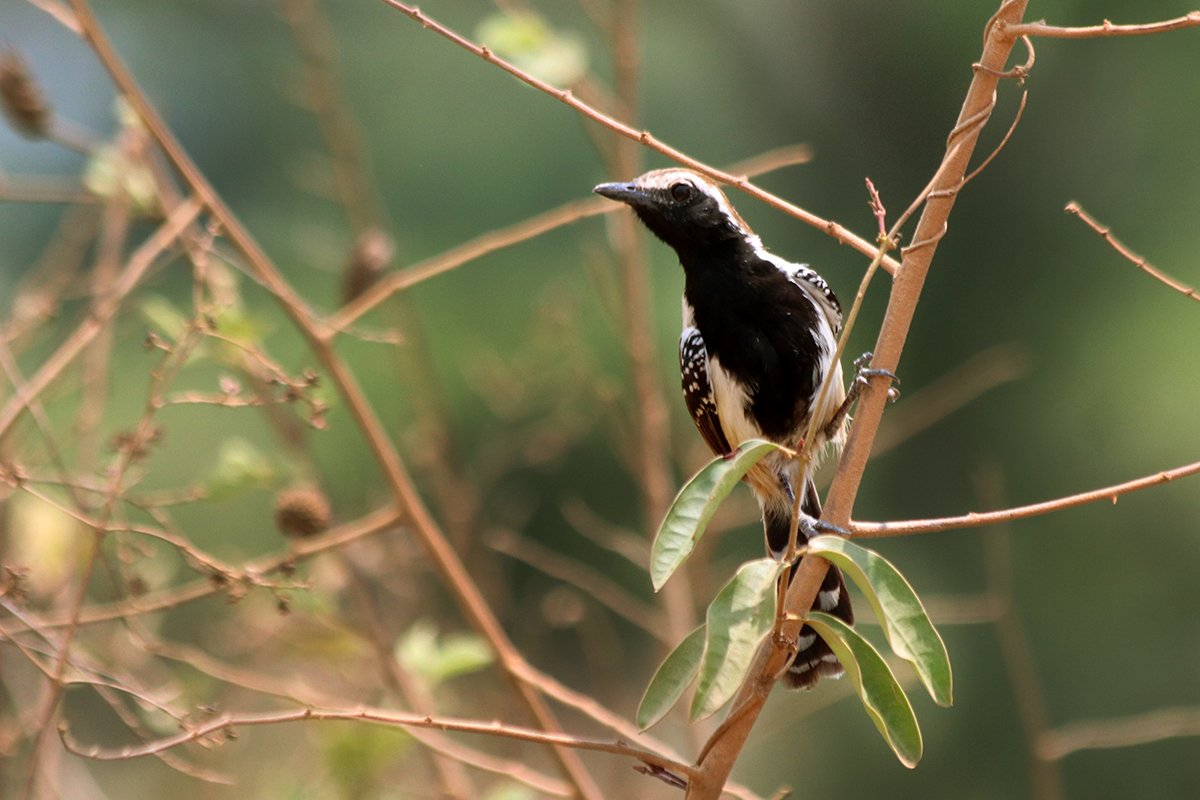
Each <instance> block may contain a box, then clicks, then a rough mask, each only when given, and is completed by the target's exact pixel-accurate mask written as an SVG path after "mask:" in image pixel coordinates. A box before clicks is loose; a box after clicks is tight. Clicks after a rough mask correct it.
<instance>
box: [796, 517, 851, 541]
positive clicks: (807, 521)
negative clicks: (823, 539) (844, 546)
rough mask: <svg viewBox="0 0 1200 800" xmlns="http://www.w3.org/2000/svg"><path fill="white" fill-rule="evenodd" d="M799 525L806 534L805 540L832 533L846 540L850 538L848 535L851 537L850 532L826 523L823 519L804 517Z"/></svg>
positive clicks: (839, 526)
mask: <svg viewBox="0 0 1200 800" xmlns="http://www.w3.org/2000/svg"><path fill="white" fill-rule="evenodd" d="M800 523H801V525H802V526H803V528H804V529H805V531H804V532H805V533H806V534H807V536H806V537H805V538H812V537H813V536H816V535H818V534H822V533H832V534H836V535H838V536H841V537H843V538H846V539H848V538H850V535H851V534H850V531H849V530H847V529H846V528H843V527H842V526H841V525H835V524H834V523H832V522H828V521H826V520H823V519H818V518H816V517H810V516H807V515H805V516H804V517H803V518H802V519H801V520H800Z"/></svg>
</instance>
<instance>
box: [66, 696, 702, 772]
mask: <svg viewBox="0 0 1200 800" xmlns="http://www.w3.org/2000/svg"><path fill="white" fill-rule="evenodd" d="M310 720H311V721H321V722H325V721H338V720H342V721H359V722H370V723H375V724H378V725H383V726H388V727H400V728H433V729H436V730H443V731H456V732H458V733H474V734H480V735H483V736H494V737H498V738H504V739H516V740H517V741H522V742H533V743H536V744H545V745H551V746H553V747H556V748H563V747H566V748H572V749H575V750H591V751H594V752H599V753H612V754H614V755H620V756H627V757H630V758H633V759H635V760H637V761H640V762H642V763H643V764H649V765H651V766H654V767H661V768H662V769H667V770H670V771H672V772H675V773H680V774H683V775H688V776H690V775H691V774H692V772H693V770H692V767H691V766H690V765H688V764H683V763H681V762H679V761H674V760H672V759H669V758H663V757H662V756H660V755H659V754H658V753H652V752H650V751H649V750H643V749H641V748H639V747H633V746H631V745H628V744H626V743H624V742H621V741H611V742H608V741H600V740H597V739H583V738H580V737H576V736H567V735H566V734H561V733H546V732H545V731H539V730H534V729H532V728H524V727H520V726H517V725H506V724H504V723H502V722H500V721H499V720H495V721H491V722H482V721H478V720H470V719H457V718H454V717H432V716H423V715H420V714H403V713H400V712H397V711H389V710H387V709H380V708H361V709H356V710H342V709H319V708H303V709H299V710H295V711H273V712H265V713H259V714H223V715H221V716H219V717H215V718H213V719H210V720H206V721H205V722H203V723H201V724H198V725H192V726H191V728H190V729H189V730H185V731H184V732H182V733H179V734H176V735H175V736H168V737H165V738H162V739H159V740H158V741H155V742H148V743H146V744H143V745H138V746H134V747H122V748H113V749H108V748H101V747H85V746H82V745H80V744H79V743H78V742H76V741H75V740H74V739H73V738H72V737H71V736H70V734H69V733H68V732H67V730H66V728H65V727H63V728H60V729H59V731H60V735H61V736H62V740H63V745H64V746H65V747H66V748H67V750H68V751H69V752H72V753H74V754H76V755H79V756H83V757H85V758H90V759H94V760H96V761H126V760H129V759H132V758H142V757H144V756H149V755H154V754H155V753H161V752H163V751H165V750H170V749H171V748H173V747H178V746H179V745H181V744H186V743H188V742H195V741H199V740H202V739H207V738H209V737H212V736H219V735H221V734H224V733H227V732H228V731H230V730H232V729H236V728H244V727H251V726H256V725H281V724H284V723H288V722H306V721H310Z"/></svg>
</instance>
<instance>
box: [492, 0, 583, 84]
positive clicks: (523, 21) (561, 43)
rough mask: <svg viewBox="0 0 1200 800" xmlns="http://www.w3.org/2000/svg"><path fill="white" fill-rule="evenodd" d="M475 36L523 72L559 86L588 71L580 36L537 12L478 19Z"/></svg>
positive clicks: (575, 81) (514, 13) (504, 14)
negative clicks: (553, 24)
mask: <svg viewBox="0 0 1200 800" xmlns="http://www.w3.org/2000/svg"><path fill="white" fill-rule="evenodd" d="M476 38H477V39H478V40H479V41H481V42H484V43H486V44H487V45H488V46H489V47H490V48H492V50H493V52H495V53H496V54H497V55H499V56H501V57H502V58H505V59H508V60H509V61H512V62H513V63H514V64H516V65H517V66H518V67H520V68H521V69H523V70H525V71H526V72H531V73H533V74H534V75H536V76H538V77H539V78H541V79H542V80H545V81H548V82H550V83H553V84H556V85H559V86H563V85H566V86H570V85H571V84H574V83H577V82H578V81H579V80H580V79H581V78H583V77H584V75H585V74H586V73H587V62H588V54H587V47H586V45H585V44H584V41H583V39H582V38H580V37H579V36H577V35H575V34H572V33H568V32H564V31H557V30H555V29H554V28H552V27H550V25H549V24H548V23H547V22H546V20H545V18H543V17H542V16H541V15H539V14H537V13H536V12H532V11H517V12H513V13H507V12H502V13H498V14H492V15H491V16H489V17H487V18H485V19H484V20H483V22H481V23H480V25H479V29H478V33H477V35H476Z"/></svg>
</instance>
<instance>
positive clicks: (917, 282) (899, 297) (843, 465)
mask: <svg viewBox="0 0 1200 800" xmlns="http://www.w3.org/2000/svg"><path fill="white" fill-rule="evenodd" d="M1026 5H1027V0H1004V2H1003V3H1002V4H1001V5H1000V8H999V10H998V11H997V12H996V14H995V16H993V17H992V18H991V19H990V20H989V21H988V25H987V28H986V30H985V33H984V47H983V55H982V57H981V58H980V60H979V65H978V66H977V67H976V69H975V75H974V78H973V79H972V80H971V85H970V87H969V88H968V89H967V95H966V99H965V100H964V101H963V106H962V111H961V112H960V113H959V117H958V121H957V123H956V124H955V126H954V128H953V130H951V132H950V136H949V137H948V139H947V142H946V154H945V156H944V157H943V160H942V164H941V166H940V167H939V168H938V170H937V174H936V177H935V180H934V181H933V187H932V190H931V191H930V193H929V198H928V200H927V202H926V205H925V209H924V211H923V212H922V214H921V219H920V221H919V222H918V223H917V229H916V232H915V233H914V235H913V243H912V244H911V245H910V246H909V247H907V248H905V250H904V251H903V255H902V260H901V265H900V269H899V270H897V272H896V275H895V280H894V281H893V283H892V291H891V294H890V295H889V298H888V305H887V311H886V312H885V314H884V319H883V325H882V326H881V328H880V331H879V338H878V341H877V343H876V345H875V348H874V353H875V358H874V361H873V364H874V366H875V367H877V368H880V369H885V370H889V371H892V372H894V371H895V370H896V367H897V365H898V364H899V362H900V354H901V352H902V351H903V349H904V341H905V339H906V337H907V336H908V330H909V326H910V325H911V324H912V319H913V316H914V314H915V313H916V308H917V301H918V300H919V299H920V296H921V290H922V288H923V287H924V285H925V277H926V275H927V274H928V272H929V267H930V264H931V262H932V260H933V256H934V253H936V252H937V244H938V241H939V240H940V239H941V238H942V236H944V235H945V233H946V230H947V225H948V219H949V217H950V211H951V210H952V209H953V208H954V201H955V200H956V199H957V197H958V190H959V189H960V188H961V187H962V184H963V178H964V176H965V175H966V172H967V165H968V163H969V161H970V159H971V154H972V153H973V152H974V150H975V144H976V142H977V141H978V139H979V133H980V131H981V130H982V128H983V126H984V124H985V123H986V122H987V120H988V119H989V117H990V116H991V112H992V108H993V107H994V106H995V94H996V85H997V83H998V82H999V80H1000V75H1001V73H1002V71H1003V69H1004V64H1005V62H1006V61H1007V60H1008V57H1009V54H1010V53H1011V52H1012V48H1013V44H1014V43H1015V41H1016V40H1015V39H1014V38H1012V37H1009V36H1006V35H1005V34H1004V33H1003V32H1002V30H1001V26H1002V25H1003V24H1004V23H1008V24H1015V23H1017V22H1019V21H1020V20H1021V18H1022V17H1023V16H1024V13H1025V6H1026ZM886 403H887V390H886V387H884V386H882V385H881V383H880V382H877V381H873V382H872V383H871V384H870V386H869V387H868V388H867V390H866V391H865V392H864V393H863V396H862V398H861V400H860V401H859V404H858V409H857V412H856V414H855V418H854V425H853V426H851V428H850V437H849V440H848V441H847V443H846V447H845V449H844V450H843V452H842V457H841V459H840V460H839V462H838V467H837V471H836V473H835V474H834V478H833V485H832V486H831V487H830V490H829V496H828V498H827V501H826V507H825V514H824V518H825V519H826V520H827V521H829V522H831V523H833V524H835V525H841V526H845V525H847V524H848V523H849V520H850V512H851V509H852V508H853V506H854V499H855V497H856V495H857V494H858V487H859V484H860V483H861V481H862V476H863V472H864V470H865V469H866V465H867V458H868V457H869V455H870V452H871V446H872V445H873V444H874V441H875V433H876V431H878V429H879V421H880V419H881V418H882V416H883V409H884V406H885V405H886ZM828 569H829V563H828V562H826V561H824V560H823V559H819V558H804V559H802V560H801V562H800V564H799V566H798V567H797V569H796V573H795V577H794V578H793V580H792V584H791V586H790V587H789V589H788V592H787V596H786V598H785V606H784V610H785V616H786V621H785V623H784V624H783V625H782V626H781V635H780V636H779V637H776V638H774V639H772V640H770V641H769V642H768V646H767V647H765V648H764V650H763V651H762V652H761V653H760V655H759V657H758V658H757V659H756V661H755V664H754V667H752V670H751V673H750V677H749V678H748V681H747V685H748V686H749V687H750V688H749V691H747V692H744V694H746V695H747V696H746V697H745V698H744V701H743V702H742V704H741V705H739V706H737V707H735V708H734V710H733V711H732V712H731V714H730V720H731V721H732V722H731V723H730V724H727V725H725V726H722V728H721V729H719V730H718V731H717V734H715V735H714V739H715V741H710V742H709V744H708V745H707V746H706V749H705V751H704V754H703V757H702V759H701V761H700V764H699V766H700V769H699V770H698V772H697V775H696V779H695V780H694V781H693V782H692V785H690V786H689V787H688V793H687V797H688V800H716V798H718V797H719V796H720V793H721V788H722V787H723V786H724V785H725V781H726V780H727V779H728V777H729V774H730V772H732V770H733V766H734V763H735V762H736V760H737V757H738V754H739V753H740V752H741V749H742V747H743V746H744V744H745V742H746V739H747V738H748V737H749V735H750V730H751V728H752V727H753V726H754V723H755V721H756V720H757V719H758V715H759V713H761V711H762V708H763V705H764V704H765V703H766V698H767V695H768V694H769V692H770V689H771V687H772V686H773V684H774V681H775V676H776V675H778V674H779V672H780V671H781V670H782V669H783V668H784V667H785V666H786V664H787V660H788V657H789V652H788V647H787V644H788V643H789V642H792V641H795V639H796V637H797V636H798V635H799V632H800V626H801V625H802V624H803V619H804V616H805V615H806V614H807V613H808V610H809V609H810V608H812V604H813V601H814V600H815V599H816V596H817V591H818V589H819V588H820V585H821V581H822V579H823V578H824V577H825V573H826V571H827V570H828Z"/></svg>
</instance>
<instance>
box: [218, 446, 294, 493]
mask: <svg viewBox="0 0 1200 800" xmlns="http://www.w3.org/2000/svg"><path fill="white" fill-rule="evenodd" d="M278 478H279V467H278V465H277V464H276V462H275V461H273V460H272V459H271V458H269V457H268V456H267V455H266V454H264V453H263V451H261V450H259V449H258V447H257V446H255V445H254V443H252V442H250V441H249V440H247V439H243V438H241V437H240V436H230V437H229V438H227V439H225V440H224V441H222V442H221V444H220V447H219V448H218V450H217V463H216V466H214V467H213V469H212V472H210V473H209V476H208V480H207V481H206V487H207V488H208V492H209V495H210V496H211V497H214V498H224V497H229V496H232V495H234V494H236V493H238V492H240V491H244V490H246V489H266V488H269V487H270V486H271V484H272V483H274V482H275V481H276V480H277V479H278Z"/></svg>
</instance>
